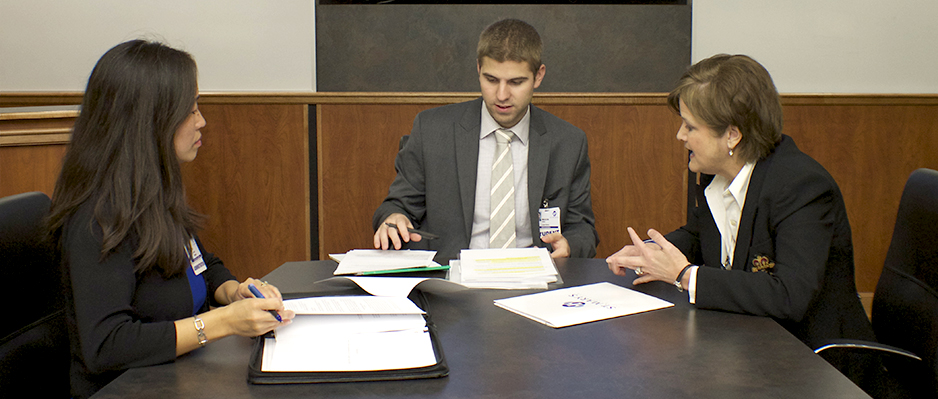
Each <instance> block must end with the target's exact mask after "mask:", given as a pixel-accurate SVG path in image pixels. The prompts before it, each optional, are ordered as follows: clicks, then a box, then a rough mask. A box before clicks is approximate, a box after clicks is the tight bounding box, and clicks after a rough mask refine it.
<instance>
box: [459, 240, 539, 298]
mask: <svg viewBox="0 0 938 399" xmlns="http://www.w3.org/2000/svg"><path fill="white" fill-rule="evenodd" d="M450 266H452V269H451V270H450V279H451V280H452V281H455V282H457V283H460V284H462V285H464V286H466V287H470V288H502V289H532V288H538V289H547V284H548V283H553V282H555V281H557V276H558V274H557V268H556V266H554V261H553V260H552V259H551V258H550V253H549V252H547V249H546V248H509V249H464V250H462V251H461V252H460V254H459V261H451V262H450Z"/></svg>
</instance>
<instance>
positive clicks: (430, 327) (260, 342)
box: [248, 291, 449, 384]
mask: <svg viewBox="0 0 938 399" xmlns="http://www.w3.org/2000/svg"><path fill="white" fill-rule="evenodd" d="M409 298H410V299H411V300H413V301H414V303H416V304H417V305H418V306H419V307H420V308H421V309H424V310H426V309H427V308H426V306H425V305H426V299H425V298H424V295H423V293H422V292H420V291H414V292H412V293H411V295H410V296H409ZM423 318H424V319H425V321H426V324H427V331H428V332H429V335H430V342H431V345H432V347H433V354H434V356H435V359H436V363H435V364H432V365H429V366H425V367H417V368H405V369H388V370H369V371H263V368H262V366H263V364H262V362H263V359H264V349H265V340H268V339H274V338H273V334H271V333H268V334H266V335H264V336H261V337H257V338H255V341H254V349H253V351H252V353H251V359H250V361H249V363H248V382H250V383H252V384H303V383H322V382H354V381H386V380H409V379H419V378H437V377H445V376H446V375H448V374H449V368H448V367H447V365H446V358H445V357H444V356H443V348H442V346H441V345H440V341H439V338H438V336H437V332H436V326H435V325H434V324H433V322H432V319H431V317H430V315H429V313H427V314H424V315H423Z"/></svg>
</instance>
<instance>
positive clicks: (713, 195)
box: [687, 162, 756, 303]
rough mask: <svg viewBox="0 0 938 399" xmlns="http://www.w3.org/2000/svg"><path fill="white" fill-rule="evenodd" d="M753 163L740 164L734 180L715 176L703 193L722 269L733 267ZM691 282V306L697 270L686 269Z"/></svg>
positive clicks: (695, 297) (689, 282)
mask: <svg viewBox="0 0 938 399" xmlns="http://www.w3.org/2000/svg"><path fill="white" fill-rule="evenodd" d="M755 166H756V164H755V163H754V162H749V163H747V164H745V165H743V168H742V169H740V170H739V173H737V174H736V177H734V178H733V181H727V179H726V178H725V177H723V176H720V175H716V176H714V177H713V181H711V182H710V185H709V186H707V188H706V190H704V196H705V197H706V198H707V205H708V206H709V207H710V214H711V215H712V216H713V221H714V222H715V223H716V225H717V229H718V230H720V241H721V243H722V245H721V246H720V247H721V249H720V259H722V262H723V264H722V265H721V266H722V267H723V268H724V269H727V270H729V269H731V268H732V267H733V253H734V252H735V251H736V236H737V233H738V232H739V218H740V216H741V215H742V210H743V206H744V205H745V204H746V193H747V192H749V180H750V179H751V178H752V170H753V168H755ZM688 272H689V273H690V279H689V280H688V282H687V295H688V299H689V300H690V303H695V302H696V301H697V268H696V267H692V268H691V269H690V270H688Z"/></svg>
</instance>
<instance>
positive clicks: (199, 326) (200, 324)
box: [194, 316, 208, 346]
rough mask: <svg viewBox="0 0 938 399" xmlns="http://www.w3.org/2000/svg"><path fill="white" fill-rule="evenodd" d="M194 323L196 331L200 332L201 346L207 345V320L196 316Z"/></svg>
mask: <svg viewBox="0 0 938 399" xmlns="http://www.w3.org/2000/svg"><path fill="white" fill-rule="evenodd" d="M194 323H195V331H196V332H197V333H198V334H199V346H205V344H206V343H208V338H207V337H206V336H205V322H204V321H202V319H200V318H198V316H196V318H195V320H194Z"/></svg>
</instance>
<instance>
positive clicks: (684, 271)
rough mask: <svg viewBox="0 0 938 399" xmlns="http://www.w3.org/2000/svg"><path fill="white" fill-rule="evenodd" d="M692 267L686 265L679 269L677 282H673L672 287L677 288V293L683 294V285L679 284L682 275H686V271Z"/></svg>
mask: <svg viewBox="0 0 938 399" xmlns="http://www.w3.org/2000/svg"><path fill="white" fill-rule="evenodd" d="M692 266H694V265H693V264H690V263H688V264H687V266H684V268H683V269H681V272H680V273H678V275H677V280H674V286H675V287H677V290H678V291H679V292H684V285H683V284H681V278H683V277H684V273H687V269H690V268H691V267H692Z"/></svg>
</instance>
